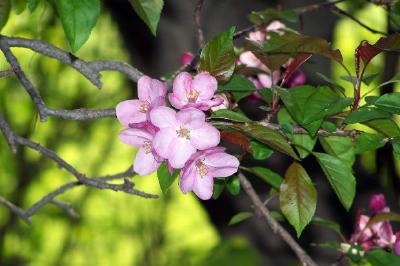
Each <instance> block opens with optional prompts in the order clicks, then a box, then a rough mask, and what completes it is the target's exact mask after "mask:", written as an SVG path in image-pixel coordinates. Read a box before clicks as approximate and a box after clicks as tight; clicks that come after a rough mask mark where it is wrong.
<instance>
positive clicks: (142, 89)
mask: <svg viewBox="0 0 400 266" xmlns="http://www.w3.org/2000/svg"><path fill="white" fill-rule="evenodd" d="M217 86H218V84H217V80H216V79H215V78H214V77H212V76H211V75H210V74H209V73H208V72H202V73H199V74H197V75H196V76H195V77H194V78H192V76H191V75H190V74H189V73H187V72H183V73H180V74H179V75H178V76H177V77H176V78H175V80H174V83H173V90H172V93H169V94H168V97H167V85H166V84H165V83H163V82H161V81H159V80H156V79H151V78H150V77H147V76H143V77H141V78H140V79H139V81H138V98H139V99H135V100H127V101H123V102H121V103H119V104H118V105H117V107H116V114H117V118H118V120H119V121H120V123H121V124H122V125H124V126H125V129H124V130H122V131H121V133H120V139H121V141H123V142H124V143H126V144H128V145H131V146H134V147H138V148H139V150H138V152H137V154H136V158H135V161H134V163H133V167H134V170H135V171H136V172H137V173H138V174H140V175H148V174H150V173H152V172H154V171H155V170H157V168H158V167H159V166H160V165H161V163H162V162H164V161H165V162H166V163H167V165H168V167H169V169H171V172H172V171H173V168H175V169H181V171H180V180H179V185H180V187H181V190H182V191H183V192H184V193H187V192H190V191H193V192H194V193H195V194H196V195H197V196H198V197H199V198H201V199H203V200H207V199H210V198H211V196H212V193H213V184H214V178H218V177H219V178H220V177H228V176H230V175H232V174H234V173H235V172H236V171H237V169H238V167H239V161H238V159H237V158H236V157H234V156H232V155H229V154H227V153H225V152H224V150H225V149H224V148H222V147H217V146H218V144H219V142H220V132H219V131H218V130H217V129H216V128H215V127H214V126H212V125H211V124H210V123H208V122H206V116H205V113H204V111H207V110H209V109H210V108H211V107H215V106H218V105H220V104H221V103H222V99H220V98H217V97H214V93H215V92H216V90H217ZM167 98H168V99H169V103H170V104H171V105H172V107H174V108H176V109H178V111H176V110H175V109H173V108H170V107H167V105H166V99H167Z"/></svg>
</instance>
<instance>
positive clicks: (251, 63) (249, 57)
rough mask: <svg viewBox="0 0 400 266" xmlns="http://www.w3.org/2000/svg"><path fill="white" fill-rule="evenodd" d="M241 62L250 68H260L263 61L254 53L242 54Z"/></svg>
mask: <svg viewBox="0 0 400 266" xmlns="http://www.w3.org/2000/svg"><path fill="white" fill-rule="evenodd" d="M239 60H240V62H241V63H242V64H245V65H246V66H248V67H255V68H258V67H259V66H260V64H261V61H260V60H259V59H258V58H257V57H256V56H255V55H254V54H253V53H252V52H244V53H241V54H240V56H239Z"/></svg>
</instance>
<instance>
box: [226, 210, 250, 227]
mask: <svg viewBox="0 0 400 266" xmlns="http://www.w3.org/2000/svg"><path fill="white" fill-rule="evenodd" d="M252 216H253V213H252V212H240V213H238V214H235V215H234V216H233V217H232V218H231V220H230V221H229V223H228V225H234V224H238V223H240V222H243V221H244V220H247V219H249V218H251V217H252Z"/></svg>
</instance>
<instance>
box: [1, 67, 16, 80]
mask: <svg viewBox="0 0 400 266" xmlns="http://www.w3.org/2000/svg"><path fill="white" fill-rule="evenodd" d="M13 73H14V71H13V70H12V69H11V68H10V69H6V70H2V71H0V78H4V77H8V76H11V75H12V74H13Z"/></svg>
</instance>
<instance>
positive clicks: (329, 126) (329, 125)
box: [321, 121, 337, 132]
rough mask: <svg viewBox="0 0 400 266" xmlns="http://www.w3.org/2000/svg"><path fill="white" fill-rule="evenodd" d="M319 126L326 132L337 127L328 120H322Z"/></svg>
mask: <svg viewBox="0 0 400 266" xmlns="http://www.w3.org/2000/svg"><path fill="white" fill-rule="evenodd" d="M321 127H322V128H323V129H324V130H326V131H328V132H334V131H335V130H336V128H337V126H336V124H335V123H332V122H330V121H324V122H322V124H321Z"/></svg>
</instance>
